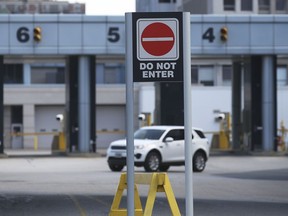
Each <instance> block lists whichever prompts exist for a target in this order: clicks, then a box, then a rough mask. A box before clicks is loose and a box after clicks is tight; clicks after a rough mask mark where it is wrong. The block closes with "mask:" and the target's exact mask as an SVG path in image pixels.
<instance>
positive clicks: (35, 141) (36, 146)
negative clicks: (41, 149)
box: [34, 135, 38, 151]
mask: <svg viewBox="0 0 288 216" xmlns="http://www.w3.org/2000/svg"><path fill="white" fill-rule="evenodd" d="M34 150H35V151H37V150H38V136H37V135H35V136H34Z"/></svg>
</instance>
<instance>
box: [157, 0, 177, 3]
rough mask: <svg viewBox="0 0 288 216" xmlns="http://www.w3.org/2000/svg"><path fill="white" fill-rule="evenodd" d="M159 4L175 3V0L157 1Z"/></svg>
mask: <svg viewBox="0 0 288 216" xmlns="http://www.w3.org/2000/svg"><path fill="white" fill-rule="evenodd" d="M159 3H176V0H159Z"/></svg>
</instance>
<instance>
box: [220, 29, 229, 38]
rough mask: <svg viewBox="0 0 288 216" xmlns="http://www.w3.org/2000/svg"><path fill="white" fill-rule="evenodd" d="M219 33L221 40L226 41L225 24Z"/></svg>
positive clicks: (226, 30)
mask: <svg viewBox="0 0 288 216" xmlns="http://www.w3.org/2000/svg"><path fill="white" fill-rule="evenodd" d="M220 34H221V41H223V42H226V41H227V40H228V28H227V27H226V26H223V27H222V28H221V29H220Z"/></svg>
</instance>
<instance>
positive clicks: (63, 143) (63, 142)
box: [59, 132, 66, 151]
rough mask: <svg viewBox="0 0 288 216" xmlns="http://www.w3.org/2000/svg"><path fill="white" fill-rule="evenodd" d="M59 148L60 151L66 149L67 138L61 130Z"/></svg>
mask: <svg viewBox="0 0 288 216" xmlns="http://www.w3.org/2000/svg"><path fill="white" fill-rule="evenodd" d="M59 150H60V151H65V150H66V139H65V134H64V132H59Z"/></svg>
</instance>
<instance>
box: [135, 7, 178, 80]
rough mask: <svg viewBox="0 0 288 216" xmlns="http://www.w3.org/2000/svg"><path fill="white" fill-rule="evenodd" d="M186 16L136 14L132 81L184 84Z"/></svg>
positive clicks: (172, 13) (176, 14) (175, 13)
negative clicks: (179, 82) (178, 82)
mask: <svg viewBox="0 0 288 216" xmlns="http://www.w3.org/2000/svg"><path fill="white" fill-rule="evenodd" d="M182 23H183V13H182V12H169V13H167V12H161V13H133V14H132V25H133V26H132V31H133V36H132V37H133V38H132V40H133V81H134V82H155V81H165V82H169V81H173V82H177V81H183V24H182Z"/></svg>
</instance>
